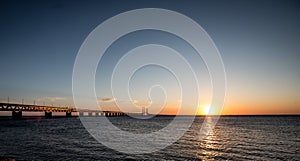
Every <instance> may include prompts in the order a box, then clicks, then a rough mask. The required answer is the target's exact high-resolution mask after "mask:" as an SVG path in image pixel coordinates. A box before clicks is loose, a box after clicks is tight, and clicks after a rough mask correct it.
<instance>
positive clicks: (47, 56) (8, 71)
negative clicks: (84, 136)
mask: <svg viewBox="0 0 300 161" xmlns="http://www.w3.org/2000/svg"><path fill="white" fill-rule="evenodd" d="M137 8H165V9H170V10H174V11H177V12H180V13H182V14H185V15H187V16H189V17H190V18H192V19H194V20H195V21H196V22H198V23H199V24H200V25H201V26H202V27H203V28H204V29H205V30H206V31H207V32H208V34H209V35H210V36H211V38H212V39H213V40H214V42H215V43H216V45H217V47H218V49H219V51H220V53H221V56H222V58H223V61H224V65H225V68H226V73H227V79H228V91H227V99H226V102H225V109H224V110H225V112H226V110H227V113H235V112H233V111H239V110H237V109H238V108H239V109H240V108H241V106H243V108H245V109H246V110H244V112H245V111H247V112H248V113H268V112H267V111H269V113H300V110H299V106H300V102H299V98H300V83H299V82H300V63H299V62H300V53H299V52H300V45H299V42H300V30H299V28H300V2H299V1H291V0H281V1H277V0H275V1H259V0H257V1H255V0H254V1H252V0H249V1H246V0H243V1H240V0H236V1H232V0H229V1H214V0H213V1H176V0H175V1H173V0H172V1H171V0H170V1H163V2H161V1H153V0H151V1H148V0H145V1H113V2H111V1H81V2H77V1H71V0H69V1H63V0H61V1H56V0H51V1H6V0H2V1H1V2H0V35H1V36H0V54H1V59H0V60H1V63H0V74H1V81H0V101H1V102H5V101H6V100H7V96H10V98H11V101H12V102H21V99H22V98H24V99H25V102H27V103H33V100H34V99H35V100H37V102H38V103H40V104H42V103H43V102H46V103H47V104H51V103H54V104H72V99H71V98H72V71H73V65H74V61H75V58H76V54H77V52H78V49H79V48H80V45H81V44H82V42H83V41H84V39H85V38H86V37H87V35H88V34H89V33H90V32H91V31H92V30H93V29H94V28H95V27H96V26H98V25H99V24H100V23H101V22H103V21H104V20H106V19H108V18H110V17H112V16H114V15H116V14H119V13H122V12H124V11H128V10H131V9H137ZM143 35H144V36H146V37H148V38H147V40H145V39H143V38H140V39H138V40H139V41H134V40H136V39H135V36H143ZM163 35H164V33H157V32H156V33H153V32H151V31H148V32H143V33H135V34H132V35H128V37H124V40H123V42H122V40H120V43H119V45H120V46H117V45H118V44H117V43H116V44H115V46H116V47H112V48H111V52H110V53H109V52H108V53H107V56H106V58H105V59H104V60H103V68H101V69H104V70H103V71H101V70H99V73H100V74H101V72H103V73H102V74H104V75H105V74H106V75H107V76H108V75H109V71H110V70H112V69H111V67H112V64H113V63H114V62H115V59H117V58H118V57H120V56H121V55H118V54H116V53H118V52H119V53H121V52H122V51H126V50H128V49H127V48H129V47H133V46H136V45H140V44H145V43H149V42H159V43H165V44H168V45H169V46H172V43H173V47H176V46H177V47H178V44H181V45H182V46H180V45H179V47H178V48H179V50H180V49H181V50H186V47H185V44H184V43H182V42H181V41H180V40H174V42H168V39H169V38H170V37H172V36H171V35H167V36H165V39H159V40H157V39H156V37H164V36H163ZM155 36H156V37H155ZM124 42H127V43H128V44H129V45H128V44H127V46H126V45H124ZM122 44H123V45H122ZM185 56H186V57H188V60H189V61H191V62H193V61H194V63H196V60H194V59H193V58H192V57H189V55H185ZM196 68H197V67H196ZM198 68H199V70H201V69H202V68H201V65H199V66H198ZM99 69H100V68H99ZM145 70H147V69H145ZM100 74H99V75H100ZM99 75H98V76H97V80H99V82H98V85H96V86H97V94H98V96H99V97H101V98H106V97H107V98H109V97H111V95H110V93H109V91H108V89H107V88H106V85H103V84H102V83H103V82H104V84H105V79H107V78H105V77H100V76H99ZM144 76H145V77H151V74H150V75H148V76H147V75H144ZM204 88H205V87H204ZM226 106H227V107H226ZM248 106H251V107H253V106H255V107H256V108H257V109H259V108H261V107H266V109H267V110H266V111H264V110H261V111H259V110H256V111H258V112H255V111H251V110H250V107H248ZM229 107H230V108H231V109H230V108H229ZM272 107H273V108H275V109H274V110H273V111H272ZM239 112H240V113H243V111H239ZM247 112H246V113H247ZM237 113H238V112H237Z"/></svg>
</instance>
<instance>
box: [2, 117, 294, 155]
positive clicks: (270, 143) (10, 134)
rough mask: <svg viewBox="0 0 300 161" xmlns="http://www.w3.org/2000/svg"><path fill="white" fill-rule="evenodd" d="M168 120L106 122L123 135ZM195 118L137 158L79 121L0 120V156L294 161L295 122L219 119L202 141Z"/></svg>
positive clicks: (288, 119) (157, 126) (285, 119)
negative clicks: (102, 140)
mask: <svg viewBox="0 0 300 161" xmlns="http://www.w3.org/2000/svg"><path fill="white" fill-rule="evenodd" d="M172 119H173V118H172V117H155V118H153V119H151V120H142V121H141V120H135V119H132V118H129V117H112V118H110V120H111V122H112V123H113V124H115V125H116V126H118V127H120V128H121V129H123V130H127V131H130V132H136V133H139V132H141V133H147V132H153V131H156V130H159V129H160V128H162V127H164V126H166V125H167V124H168V123H170V121H172ZM203 119H204V118H203V117H197V118H196V119H195V122H194V124H193V125H192V127H191V128H190V130H189V131H187V132H186V133H185V135H184V136H183V137H182V138H181V139H180V140H178V141H177V142H175V143H174V144H172V145H171V146H168V147H167V148H165V149H163V150H160V151H158V152H154V153H150V154H143V155H127V154H123V153H120V152H117V151H114V150H112V149H109V148H107V147H105V146H103V145H102V144H100V143H98V142H97V141H96V140H95V139H94V138H93V137H92V136H91V135H90V134H89V133H88V132H87V131H86V130H85V128H84V127H83V126H82V124H81V122H80V119H78V118H76V117H73V118H55V119H43V118H36V119H23V120H10V119H0V156H2V157H3V156H5V157H11V158H16V159H20V160H105V159H112V160H115V159H154V160H192V159H193V160H194V159H202V160H223V159H229V160H232V159H233V160H251V159H252V160H276V159H277V160H278V159H279V160H300V150H299V149H300V135H299V134H300V122H299V121H300V117H299V116H291V117H288V116H276V117H274V116H273V117H270V116H269V117H266V116H264V117H263V116H261V117H258V116H256V117H253V116H252V117H245V116H244V117H221V118H220V120H219V122H218V124H217V125H216V126H215V128H214V130H213V131H212V132H211V133H210V134H209V135H208V136H207V137H205V138H204V139H203V140H200V139H199V137H198V132H199V130H200V128H201V124H202V122H203Z"/></svg>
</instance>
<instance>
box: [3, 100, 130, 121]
mask: <svg viewBox="0 0 300 161" xmlns="http://www.w3.org/2000/svg"><path fill="white" fill-rule="evenodd" d="M0 111H12V118H13V119H21V118H22V112H23V111H31V112H45V117H46V118H52V112H65V113H66V115H65V116H66V117H72V112H78V113H79V116H106V117H111V116H125V115H126V114H125V113H123V112H120V111H93V110H77V109H76V108H71V107H54V106H41V105H25V104H14V103H0Z"/></svg>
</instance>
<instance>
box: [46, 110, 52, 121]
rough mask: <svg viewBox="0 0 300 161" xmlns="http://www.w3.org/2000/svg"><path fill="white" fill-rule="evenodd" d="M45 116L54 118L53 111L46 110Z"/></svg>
mask: <svg viewBox="0 0 300 161" xmlns="http://www.w3.org/2000/svg"><path fill="white" fill-rule="evenodd" d="M45 118H48V119H49V118H52V112H50V111H46V112H45Z"/></svg>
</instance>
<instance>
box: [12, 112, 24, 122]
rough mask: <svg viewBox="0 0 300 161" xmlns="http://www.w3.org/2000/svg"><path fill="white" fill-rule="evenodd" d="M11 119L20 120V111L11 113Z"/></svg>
mask: <svg viewBox="0 0 300 161" xmlns="http://www.w3.org/2000/svg"><path fill="white" fill-rule="evenodd" d="M12 119H14V120H18V119H22V111H12Z"/></svg>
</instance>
